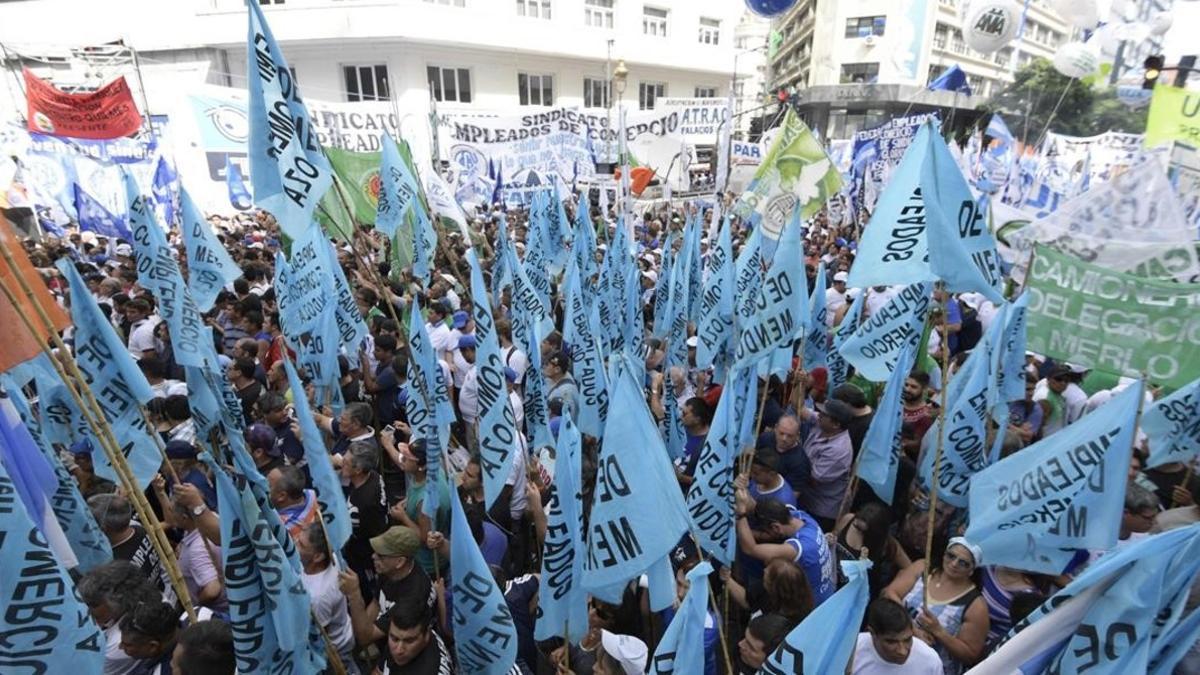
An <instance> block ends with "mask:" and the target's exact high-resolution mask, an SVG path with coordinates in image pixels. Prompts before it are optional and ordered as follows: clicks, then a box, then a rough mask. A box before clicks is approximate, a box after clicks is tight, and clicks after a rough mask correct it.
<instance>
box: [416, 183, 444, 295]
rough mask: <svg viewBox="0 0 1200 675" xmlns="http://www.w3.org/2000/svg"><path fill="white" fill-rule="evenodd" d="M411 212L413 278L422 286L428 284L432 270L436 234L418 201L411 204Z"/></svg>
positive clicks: (427, 215) (435, 248)
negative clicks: (412, 221)
mask: <svg viewBox="0 0 1200 675" xmlns="http://www.w3.org/2000/svg"><path fill="white" fill-rule="evenodd" d="M412 212H413V213H414V214H416V223H415V225H414V227H413V228H412V231H413V234H412V236H413V276H415V277H416V278H417V281H419V282H421V285H422V286H425V285H427V284H428V283H429V274H430V272H431V271H432V269H433V257H434V251H436V250H437V245H438V234H437V230H435V229H434V228H433V221H432V220H431V219H430V218H429V213H428V212H426V211H425V207H424V206H423V205H422V204H421V202H420V201H417V202H416V203H415V204H413V208H412Z"/></svg>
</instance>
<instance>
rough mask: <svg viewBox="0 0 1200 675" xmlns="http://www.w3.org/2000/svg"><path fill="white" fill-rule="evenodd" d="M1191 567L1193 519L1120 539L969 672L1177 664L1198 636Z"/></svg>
mask: <svg viewBox="0 0 1200 675" xmlns="http://www.w3.org/2000/svg"><path fill="white" fill-rule="evenodd" d="M1198 572H1200V525H1192V526H1190V527H1184V528H1178V529H1174V530H1170V531H1168V532H1164V533H1162V534H1156V535H1153V536H1150V537H1147V538H1145V539H1141V540H1138V541H1136V542H1134V543H1130V544H1129V545H1128V546H1123V547H1122V548H1120V549H1118V550H1116V551H1113V552H1112V553H1109V554H1107V555H1105V556H1103V557H1101V558H1100V559H1099V560H1098V561H1096V562H1094V563H1092V564H1091V565H1089V566H1088V567H1087V569H1085V570H1084V571H1083V573H1082V574H1080V575H1079V576H1077V577H1075V579H1074V580H1073V581H1071V583H1070V584H1068V585H1067V586H1066V587H1065V588H1063V589H1062V590H1060V591H1059V592H1057V593H1055V594H1054V596H1053V597H1052V598H1050V599H1049V600H1047V601H1046V602H1044V603H1043V604H1042V605H1041V607H1038V608H1037V609H1035V610H1033V612H1032V613H1030V614H1029V616H1027V617H1025V619H1023V620H1022V621H1020V622H1019V623H1017V624H1016V625H1015V626H1013V629H1012V630H1011V631H1010V632H1009V634H1008V637H1007V638H1006V641H1005V642H1004V643H1003V644H1001V646H1000V647H999V648H998V649H996V651H994V652H993V653H992V654H991V655H990V656H989V657H988V658H987V659H985V660H984V661H983V662H982V663H980V664H978V665H977V666H976V667H975V668H974V669H973V670H972V671H971V673H972V675H1009V674H1010V673H1018V672H1019V673H1083V672H1088V673H1104V674H1110V675H1121V674H1123V673H1151V674H1152V675H1170V673H1171V672H1172V671H1174V672H1181V671H1180V670H1176V665H1177V664H1178V663H1179V661H1180V659H1181V658H1182V657H1183V656H1184V654H1185V653H1186V652H1187V650H1188V649H1189V648H1191V647H1192V646H1193V645H1195V643H1196V639H1197V638H1200V610H1197V609H1195V608H1191V607H1190V605H1189V604H1188V603H1187V597H1188V593H1189V592H1190V590H1191V588H1192V585H1193V581H1194V579H1195V577H1196V574H1197V573H1198ZM1189 672H1190V671H1189Z"/></svg>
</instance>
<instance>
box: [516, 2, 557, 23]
mask: <svg viewBox="0 0 1200 675" xmlns="http://www.w3.org/2000/svg"><path fill="white" fill-rule="evenodd" d="M517 16H527V17H530V18H532V19H549V18H550V0H517Z"/></svg>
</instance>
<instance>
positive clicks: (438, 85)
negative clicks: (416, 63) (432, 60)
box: [425, 66, 471, 103]
mask: <svg viewBox="0 0 1200 675" xmlns="http://www.w3.org/2000/svg"><path fill="white" fill-rule="evenodd" d="M425 77H426V79H428V80H429V91H430V92H432V93H433V100H435V101H440V102H449V103H470V102H471V71H469V70H467V69H466V68H443V67H441V66H426V68H425Z"/></svg>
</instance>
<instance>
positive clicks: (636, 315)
mask: <svg viewBox="0 0 1200 675" xmlns="http://www.w3.org/2000/svg"><path fill="white" fill-rule="evenodd" d="M640 276H641V272H639V271H638V268H637V266H636V265H632V264H630V265H626V266H625V283H624V284H623V285H622V286H621V287H620V288H618V289H616V290H617V291H620V292H623V293H624V294H625V316H624V321H620V322H619V323H620V324H621V331H620V332H619V335H620V340H619V343H618V348H619V349H621V350H623V351H624V353H625V354H628V355H629V356H631V357H635V356H640V355H641V354H642V349H643V348H644V347H645V342H646V321H645V318H644V317H643V316H642V286H641V284H640V283H639V282H638V280H639V277H640ZM613 297H614V298H615V299H618V300H619V298H617V297H616V293H615V292H614V294H613ZM592 314H593V315H594V317H595V318H594V321H595V322H596V323H597V325H599V326H600V327H601V330H603V328H604V326H603V324H601V323H600V303H598V302H597V303H593V305H592ZM633 365H634V366H635V367H637V366H641V370H645V365H646V362H645V361H644V360H642V359H637V360H635V362H634V364H633ZM642 374H643V375H645V373H642Z"/></svg>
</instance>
